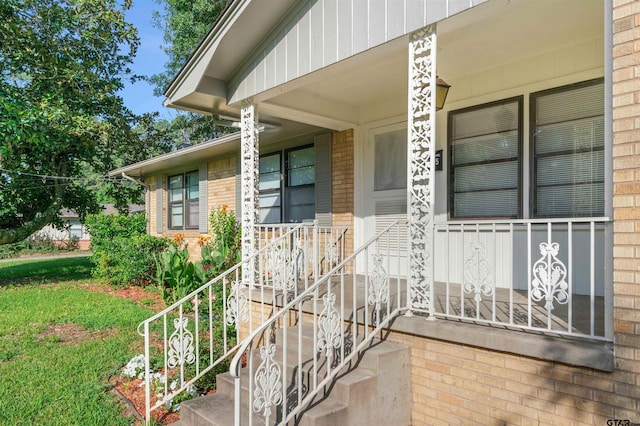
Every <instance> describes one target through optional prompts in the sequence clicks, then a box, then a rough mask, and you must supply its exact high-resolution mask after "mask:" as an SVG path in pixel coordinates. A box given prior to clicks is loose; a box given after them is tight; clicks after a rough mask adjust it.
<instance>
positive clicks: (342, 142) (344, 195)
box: [331, 129, 354, 255]
mask: <svg viewBox="0 0 640 426" xmlns="http://www.w3.org/2000/svg"><path fill="white" fill-rule="evenodd" d="M331 169H332V170H331V175H332V176H331V179H332V183H331V185H332V197H331V209H332V211H333V215H332V224H333V226H342V227H347V228H349V230H348V231H347V234H346V239H345V255H349V254H351V253H353V211H354V207H353V197H354V193H353V182H354V144H353V130H351V129H350V130H345V131H344V132H336V133H334V134H333V146H332V152H331Z"/></svg>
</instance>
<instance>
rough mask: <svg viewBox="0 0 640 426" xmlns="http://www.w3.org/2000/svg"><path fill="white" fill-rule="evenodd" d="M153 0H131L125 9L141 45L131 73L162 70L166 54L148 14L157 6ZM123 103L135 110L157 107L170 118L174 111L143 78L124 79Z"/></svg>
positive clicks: (149, 110) (158, 8)
mask: <svg viewBox="0 0 640 426" xmlns="http://www.w3.org/2000/svg"><path fill="white" fill-rule="evenodd" d="M160 7H161V5H159V4H158V3H157V2H156V1H155V0H133V5H132V7H131V9H129V10H128V11H127V21H128V22H130V23H131V24H133V25H134V26H135V27H136V28H137V29H138V35H139V36H140V47H139V48H138V54H137V55H136V58H135V60H134V62H133V65H132V67H131V69H132V70H133V73H134V74H138V75H145V76H150V75H152V74H156V73H157V72H159V71H162V69H163V67H164V64H165V62H166V55H165V54H164V52H163V51H162V47H161V46H162V31H161V30H160V29H158V28H155V27H153V25H152V24H151V18H152V14H153V11H154V10H160ZM121 95H122V97H123V99H124V102H125V105H127V106H128V107H129V108H130V109H131V110H132V111H133V112H134V113H136V114H142V113H145V112H154V111H158V112H159V113H160V116H161V117H164V118H171V117H173V116H175V114H176V113H175V112H174V111H173V110H171V109H169V108H165V107H163V106H162V101H163V100H164V97H155V96H153V87H152V86H151V85H150V84H148V83H147V82H145V81H138V82H136V83H135V84H131V83H129V82H126V83H125V88H124V90H123V91H122V92H121Z"/></svg>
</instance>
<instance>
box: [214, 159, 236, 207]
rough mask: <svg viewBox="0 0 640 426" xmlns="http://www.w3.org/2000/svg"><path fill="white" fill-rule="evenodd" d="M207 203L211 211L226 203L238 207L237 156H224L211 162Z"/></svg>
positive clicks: (228, 205)
mask: <svg viewBox="0 0 640 426" xmlns="http://www.w3.org/2000/svg"><path fill="white" fill-rule="evenodd" d="M208 176H209V178H208V179H209V184H208V186H207V188H208V194H207V204H208V206H209V211H211V210H213V209H218V208H220V207H222V206H223V205H226V206H227V207H228V208H229V210H233V211H235V209H236V158H235V157H230V158H224V159H222V160H215V161H211V162H210V163H209V174H208Z"/></svg>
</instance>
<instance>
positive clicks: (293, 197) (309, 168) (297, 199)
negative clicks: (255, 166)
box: [259, 145, 316, 223]
mask: <svg viewBox="0 0 640 426" xmlns="http://www.w3.org/2000/svg"><path fill="white" fill-rule="evenodd" d="M283 159H284V164H283ZM315 180H316V154H315V147H314V146H313V145H309V146H304V147H297V148H293V149H289V150H286V151H284V153H282V152H276V153H272V154H268V155H263V156H261V157H260V182H259V203H260V206H259V208H260V223H281V222H302V221H304V220H307V219H313V218H314V217H315V213H316V197H315ZM283 183H284V184H283Z"/></svg>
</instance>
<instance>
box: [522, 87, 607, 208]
mask: <svg viewBox="0 0 640 426" xmlns="http://www.w3.org/2000/svg"><path fill="white" fill-rule="evenodd" d="M603 82H604V78H603V77H598V78H594V79H590V80H585V81H581V82H577V83H571V84H566V85H564V86H558V87H553V88H550V89H545V90H541V91H538V92H533V93H530V94H529V174H530V176H529V179H530V181H529V214H530V216H531V218H535V219H550V218H572V217H591V216H592V215H591V214H585V215H580V214H573V215H559V214H554V215H539V214H537V204H538V184H537V179H538V174H537V169H538V168H537V161H536V160H537V159H538V158H545V157H552V156H558V155H559V154H562V155H566V154H577V153H582V152H596V151H603V152H604V149H605V146H604V145H603V146H602V147H598V148H597V149H593V148H592V149H590V150H576V149H573V150H566V151H558V152H554V153H553V154H546V155H545V154H543V155H539V156H536V141H535V134H536V100H537V99H538V98H540V97H543V96H547V95H552V94H556V93H562V92H570V91H572V90H576V89H580V88H584V87H589V86H595V85H598V84H602V83H603ZM602 101H603V103H604V99H603V100H602ZM605 181H606V177H605V178H604V179H603V183H606V182H605ZM605 198H606V195H605ZM603 201H604V200H603ZM603 209H604V203H603ZM603 214H604V210H603Z"/></svg>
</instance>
